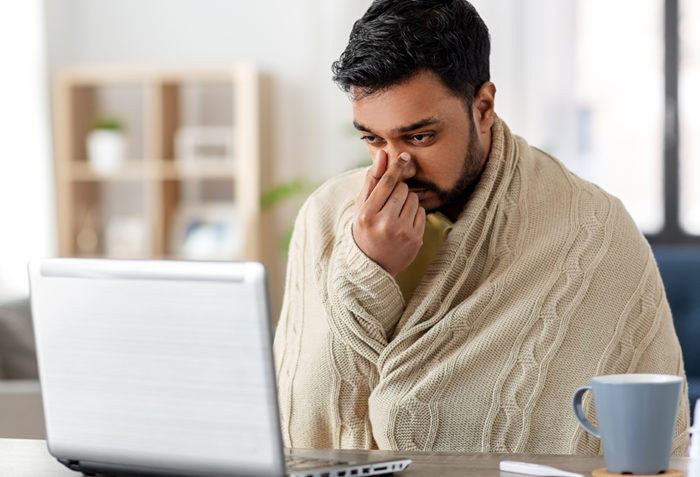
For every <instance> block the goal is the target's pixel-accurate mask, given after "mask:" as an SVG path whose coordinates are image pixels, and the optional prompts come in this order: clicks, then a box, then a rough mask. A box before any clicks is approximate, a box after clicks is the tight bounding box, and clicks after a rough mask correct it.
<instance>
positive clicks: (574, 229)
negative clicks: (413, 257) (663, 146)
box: [275, 118, 689, 455]
mask: <svg viewBox="0 0 700 477" xmlns="http://www.w3.org/2000/svg"><path fill="white" fill-rule="evenodd" d="M492 137H493V139H492V145H491V152H490V155H489V158H488V161H487V164H486V167H485V169H484V172H483V175H482V177H481V179H480V181H479V183H478V184H477V186H476V189H475V190H474V192H473V194H472V196H471V197H470V199H469V201H468V203H467V205H466V207H465V209H464V211H463V212H462V214H461V215H460V216H459V218H458V220H457V221H456V222H455V224H454V228H453V229H452V232H450V234H449V236H448V237H447V240H446V241H445V242H444V243H443V246H442V248H441V249H440V251H439V252H438V254H437V256H436V257H435V259H434V260H433V261H432V263H431V264H430V266H429V267H428V269H427V270H426V272H425V275H424V276H423V279H422V280H421V282H420V283H419V284H418V286H417V288H416V289H415V291H414V293H413V296H412V298H411V300H410V301H409V302H408V303H404V301H403V298H402V295H401V291H400V290H399V288H398V286H397V284H396V282H395V280H394V279H393V278H392V277H391V275H389V274H388V273H387V272H386V271H384V270H383V269H382V268H381V267H380V266H379V265H377V264H376V263H375V262H373V261H372V260H370V259H369V258H368V257H367V256H365V255H364V253H363V252H362V251H361V250H360V249H359V248H358V247H357V245H356V244H355V242H354V240H353V238H352V234H351V228H350V227H351V223H352V219H353V214H354V212H355V205H354V201H355V197H356V195H357V194H358V193H359V191H360V188H361V186H362V182H363V180H364V176H365V174H364V171H352V172H350V173H346V174H344V175H341V176H339V177H337V178H334V179H332V180H330V181H329V182H327V183H326V184H325V185H323V186H322V187H321V188H320V189H319V190H317V191H316V192H315V193H314V194H313V195H312V196H311V197H310V198H309V200H308V201H307V202H306V204H305V205H304V207H303V208H302V209H301V211H300V213H299V216H298V218H297V221H296V225H295V230H294V234H293V237H292V242H291V246H290V258H289V264H288V270H287V280H286V290H285V298H284V303H283V307H282V314H281V317H280V321H279V323H278V326H277V331H276V336H275V358H276V366H277V373H278V388H279V400H280V415H281V421H282V433H283V438H284V441H285V444H286V445H287V446H290V447H326V448H330V447H333V448H361V449H376V448H379V449H396V450H426V451H462V452H517V453H575V454H598V453H600V452H601V450H600V444H599V441H598V439H596V438H594V437H592V436H590V435H588V434H587V433H586V432H584V431H583V430H582V429H581V428H580V427H579V426H578V424H577V422H576V420H575V418H574V416H573V413H572V410H571V395H572V393H573V391H574V390H575V389H576V388H577V387H578V386H581V385H584V384H588V383H590V378H591V377H592V376H596V375H601V374H614V373H632V372H644V373H666V374H676V375H680V376H683V377H685V373H684V370H683V362H682V357H681V350H680V346H679V344H678V340H677V337H676V334H675V331H674V328H673V322H672V319H671V312H670V309H669V306H668V302H667V300H666V296H665V293H664V289H663V285H662V282H661V278H660V276H659V272H658V269H657V267H656V263H655V261H654V258H653V255H652V253H651V250H650V248H649V246H648V244H647V242H646V240H645V239H644V237H643V236H642V235H641V234H640V233H639V231H638V230H637V228H636V226H635V224H634V223H633V221H632V220H631V218H630V217H629V215H628V214H627V212H626V211H625V209H624V207H623V206H622V204H621V203H620V202H619V200H617V199H616V198H614V197H612V196H610V195H608V194H607V193H605V192H604V191H602V190H600V189H599V188H598V187H596V186H595V185H592V184H590V183H588V182H586V181H584V180H582V179H580V178H578V177H576V176H575V175H573V174H572V173H571V172H569V171H568V170H567V169H566V168H565V167H564V166H563V165H562V164H561V163H559V162H558V161H557V160H555V159H554V158H552V157H551V156H548V155H547V154H545V153H543V152H542V151H539V150H537V149H535V148H532V147H530V146H529V145H528V144H527V143H526V142H525V141H524V140H523V139H522V138H519V137H517V136H514V135H511V133H510V131H509V129H508V127H507V126H506V125H505V123H503V122H502V121H501V120H500V119H498V118H496V121H495V123H494V126H493V129H492ZM589 394H590V393H589ZM592 407H593V406H592V399H590V396H589V395H588V396H587V397H586V399H584V409H585V410H586V413H587V415H589V416H592V419H593V421H594V422H595V419H594V410H593V409H592ZM688 417H689V408H688V404H687V387H686V386H684V389H683V397H682V398H681V406H680V409H679V414H678V423H677V429H676V436H675V440H674V453H675V454H676V455H683V454H685V453H686V450H687V445H688Z"/></svg>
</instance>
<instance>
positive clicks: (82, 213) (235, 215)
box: [53, 64, 261, 260]
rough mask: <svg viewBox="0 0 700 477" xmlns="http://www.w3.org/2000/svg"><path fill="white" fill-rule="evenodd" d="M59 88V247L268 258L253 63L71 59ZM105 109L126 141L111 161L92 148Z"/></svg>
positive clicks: (77, 252) (91, 253) (124, 254)
mask: <svg viewBox="0 0 700 477" xmlns="http://www.w3.org/2000/svg"><path fill="white" fill-rule="evenodd" d="M53 88H54V90H53V99H54V147H55V154H54V157H55V174H56V193H57V204H58V233H59V253H60V255H61V256H70V257H81V256H87V257H118V258H166V259H167V258H184V259H188V258H191V259H215V260H216V259H221V260H240V259H249V260H255V259H259V258H260V254H261V251H260V246H259V243H260V206H259V202H260V200H259V198H260V174H261V170H260V169H261V166H260V80H259V74H258V72H257V70H256V68H255V67H254V66H252V65H247V64H241V65H232V66H231V67H228V68H219V69H154V68H137V67H131V68H124V67H99V66H95V67H75V68H69V69H63V70H60V71H58V72H57V74H56V76H55V79H54V86H53ZM105 116H109V117H113V118H119V121H120V122H121V123H122V124H123V125H124V130H123V137H124V138H125V143H126V146H125V153H124V154H123V156H122V160H120V161H119V163H118V164H117V165H116V166H114V167H113V168H111V169H110V170H108V171H105V170H103V169H99V168H96V167H94V162H93V157H91V153H90V152H89V148H88V147H87V141H88V137H89V136H90V133H91V132H92V131H93V130H94V127H95V126H94V125H95V124H96V122H97V121H98V120H99V119H100V118H102V117H105ZM93 155H94V154H93Z"/></svg>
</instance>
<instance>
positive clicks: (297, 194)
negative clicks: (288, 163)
mask: <svg viewBox="0 0 700 477" xmlns="http://www.w3.org/2000/svg"><path fill="white" fill-rule="evenodd" d="M318 185H319V184H317V183H315V182H311V181H308V180H305V179H293V180H290V181H286V182H280V183H279V184H277V185H275V186H273V187H272V188H271V189H269V190H267V191H266V192H265V193H264V194H263V195H262V196H261V197H260V207H262V209H263V210H268V209H271V208H273V207H275V206H277V205H278V204H281V203H283V202H287V201H290V200H297V206H296V209H295V211H294V216H295V217H296V215H297V212H298V211H299V208H300V207H301V203H302V202H303V201H304V200H305V199H306V198H307V197H308V196H309V195H310V194H311V193H312V192H313V191H314V190H315V189H316V188H317V187H318ZM293 231H294V221H293V220H292V221H291V223H290V224H288V225H287V226H286V227H285V229H284V232H283V234H282V237H280V241H279V246H280V251H281V252H282V253H283V254H284V255H285V256H287V254H288V253H289V242H290V241H291V239H292V232H293Z"/></svg>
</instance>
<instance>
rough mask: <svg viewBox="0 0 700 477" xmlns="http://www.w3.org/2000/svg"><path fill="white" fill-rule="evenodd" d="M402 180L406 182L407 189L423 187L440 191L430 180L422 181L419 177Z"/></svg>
mask: <svg viewBox="0 0 700 477" xmlns="http://www.w3.org/2000/svg"><path fill="white" fill-rule="evenodd" d="M404 182H405V183H406V185H407V186H408V188H409V189H425V190H431V191H433V192H440V189H438V187H437V186H436V185H435V184H434V183H432V182H430V181H424V180H421V179H416V178H414V177H411V178H409V179H406V180H405V181H404Z"/></svg>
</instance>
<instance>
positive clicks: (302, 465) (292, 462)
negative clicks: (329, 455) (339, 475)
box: [284, 455, 350, 470]
mask: <svg viewBox="0 0 700 477" xmlns="http://www.w3.org/2000/svg"><path fill="white" fill-rule="evenodd" d="M348 464H350V462H347V461H342V460H331V459H316V458H313V457H299V456H295V455H286V456H284V465H285V466H286V467H287V470H302V469H311V468H314V467H329V466H332V465H348Z"/></svg>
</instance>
